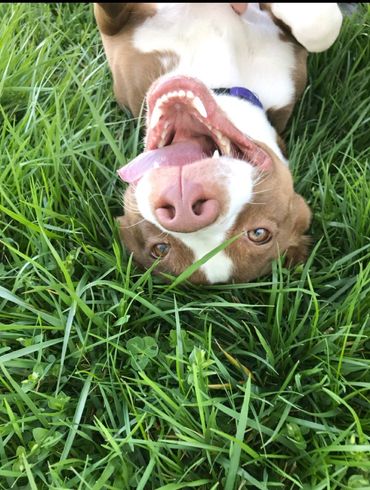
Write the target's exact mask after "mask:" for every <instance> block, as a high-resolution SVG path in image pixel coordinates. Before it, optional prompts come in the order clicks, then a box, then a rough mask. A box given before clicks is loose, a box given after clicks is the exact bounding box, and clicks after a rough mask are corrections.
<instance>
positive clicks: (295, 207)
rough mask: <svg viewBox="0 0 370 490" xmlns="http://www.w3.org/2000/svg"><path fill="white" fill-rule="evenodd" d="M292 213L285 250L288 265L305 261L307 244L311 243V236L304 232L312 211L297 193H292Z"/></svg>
mask: <svg viewBox="0 0 370 490" xmlns="http://www.w3.org/2000/svg"><path fill="white" fill-rule="evenodd" d="M292 214H293V216H294V218H293V220H294V224H293V230H292V234H291V237H290V243H289V246H288V248H287V250H286V262H287V265H288V266H289V267H292V266H293V265H295V264H298V263H300V262H304V261H305V259H306V257H307V255H308V246H309V244H310V243H311V238H310V237H309V236H307V235H304V232H305V231H307V229H308V227H309V226H310V223H311V218H312V213H311V210H310V208H309V207H308V205H307V203H306V201H305V200H304V199H303V197H302V196H300V195H299V194H294V198H293V200H292Z"/></svg>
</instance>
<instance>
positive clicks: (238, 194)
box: [135, 157, 255, 283]
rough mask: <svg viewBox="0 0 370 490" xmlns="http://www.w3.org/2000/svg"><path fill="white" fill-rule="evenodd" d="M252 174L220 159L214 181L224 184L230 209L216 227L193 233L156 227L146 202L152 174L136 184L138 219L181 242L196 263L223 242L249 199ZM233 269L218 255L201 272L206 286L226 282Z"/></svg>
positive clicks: (243, 164) (241, 164) (251, 169)
mask: <svg viewBox="0 0 370 490" xmlns="http://www.w3.org/2000/svg"><path fill="white" fill-rule="evenodd" d="M254 174H255V172H254V167H252V165H250V164H248V163H246V162H241V161H239V160H235V159H232V158H228V157H221V158H220V160H219V163H218V164H216V163H215V178H216V179H218V181H221V182H225V185H226V188H227V192H228V198H229V206H228V208H227V210H226V212H225V213H224V214H223V215H221V216H220V217H219V218H218V219H217V220H216V221H215V223H213V224H212V225H210V226H207V227H206V228H204V229H202V230H198V231H196V232H193V233H176V232H169V231H168V230H166V229H165V228H163V227H162V226H161V225H160V224H159V223H158V221H157V219H156V217H155V215H154V213H153V210H152V208H151V204H150V201H149V196H150V195H151V194H152V190H153V184H154V183H155V179H154V178H153V173H152V172H148V173H147V174H145V175H144V176H143V178H142V179H141V180H140V181H139V183H138V185H137V188H136V190H135V196H136V201H137V204H138V208H139V211H140V213H141V215H142V216H143V217H144V218H145V219H146V220H148V221H150V222H151V223H153V224H155V225H156V226H157V227H158V228H160V229H161V230H163V231H164V232H166V233H168V234H170V235H172V236H174V237H175V238H177V239H178V240H181V241H182V242H183V243H184V244H185V245H186V246H187V247H189V248H190V250H191V251H192V252H193V254H194V260H198V259H200V258H202V257H204V255H206V254H207V253H209V252H211V251H212V250H213V249H214V248H216V247H218V246H219V245H221V244H222V243H223V242H224V241H225V239H226V236H227V232H228V231H229V230H230V228H231V227H232V226H233V224H234V222H235V220H236V218H237V216H238V215H239V212H240V211H241V210H242V208H243V207H244V206H245V205H246V204H248V203H249V202H250V201H251V199H252V194H253V180H254ZM241 183H242V185H241ZM232 268H233V263H232V260H231V259H230V257H228V256H227V255H226V254H225V252H224V251H221V252H218V253H217V254H216V255H214V256H213V257H212V258H211V259H210V260H208V262H206V263H205V264H204V265H203V266H202V267H201V269H200V270H202V271H203V272H204V273H205V275H206V277H207V279H208V281H209V282H211V283H215V282H224V281H227V280H228V279H229V278H230V277H231V275H232Z"/></svg>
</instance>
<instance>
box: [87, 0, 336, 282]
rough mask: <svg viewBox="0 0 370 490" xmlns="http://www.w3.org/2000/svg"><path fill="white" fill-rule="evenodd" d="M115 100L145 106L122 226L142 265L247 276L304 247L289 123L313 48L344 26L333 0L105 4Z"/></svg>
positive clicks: (206, 276) (305, 220) (219, 276)
mask: <svg viewBox="0 0 370 490" xmlns="http://www.w3.org/2000/svg"><path fill="white" fill-rule="evenodd" d="M94 12H95V17H96V20H97V24H98V27H99V30H100V33H101V37H102V41H103V44H104V49H105V52H106V55H107V58H108V62H109V66H110V68H111V71H112V75H113V81H114V92H115V95H116V98H117V100H118V102H119V103H120V104H122V105H124V106H126V107H128V108H129V109H130V110H131V111H132V113H133V114H134V115H135V116H138V115H139V113H140V110H141V107H142V104H143V101H144V100H145V101H146V108H147V115H146V137H145V151H144V153H142V154H141V155H139V156H138V157H137V158H136V159H134V160H133V161H132V162H131V163H130V164H128V165H127V166H125V167H123V168H122V169H120V171H119V174H120V176H121V178H122V179H123V180H124V181H126V182H129V183H130V185H129V187H128V189H127V191H126V193H125V215H124V216H122V217H121V218H119V223H120V231H121V237H122V240H123V242H124V244H125V245H126V246H127V247H128V249H129V250H130V251H132V252H133V254H134V258H135V260H136V262H138V263H139V264H140V265H142V266H144V267H150V265H151V264H152V263H153V261H155V260H156V259H157V258H160V261H159V263H158V266H157V267H156V271H157V272H165V273H170V274H173V275H178V274H180V273H181V272H182V271H184V270H185V269H186V268H187V267H188V266H189V265H191V264H192V263H193V262H194V261H196V260H198V259H200V258H202V257H203V256H204V255H206V254H207V253H209V252H211V251H212V250H213V249H215V248H216V247H218V246H219V245H221V244H222V243H224V242H225V240H227V239H229V238H231V237H233V236H235V235H240V236H239V238H238V239H236V240H235V241H234V242H232V243H231V244H230V245H229V246H228V247H226V248H225V249H224V250H222V251H219V252H218V253H217V254H216V255H214V256H213V257H212V258H211V259H209V260H208V261H207V262H206V263H205V264H204V265H202V266H201V267H200V268H199V269H198V270H197V271H196V272H195V273H193V275H192V276H191V277H190V280H191V281H193V282H197V283H218V282H231V281H235V282H245V281H250V280H252V279H254V278H256V277H258V276H260V275H262V274H265V273H267V272H268V271H269V270H270V269H271V262H272V260H273V259H274V258H276V257H278V256H279V255H280V254H283V253H285V254H286V255H287V258H288V260H289V261H290V262H293V263H294V262H297V261H300V260H303V259H304V258H305V255H306V243H307V237H305V236H304V233H305V231H306V230H307V229H308V227H309V224H310V220H311V212H310V210H309V207H308V206H307V204H306V203H305V201H304V199H303V198H302V197H301V196H300V195H298V194H297V193H295V192H294V189H293V181H292V176H291V173H290V171H289V167H288V162H287V160H286V158H285V156H284V150H283V149H282V148H283V144H282V141H281V139H280V137H279V133H281V131H282V130H283V129H284V128H285V126H286V123H287V121H288V118H289V116H290V114H291V112H292V110H293V107H294V104H295V102H296V101H297V99H298V98H299V96H300V95H301V94H302V91H303V89H304V87H305V84H306V58H307V53H308V52H319V51H323V50H325V49H328V48H329V47H330V46H331V45H332V44H333V42H334V41H335V39H336V38H337V36H338V34H339V30H340V27H341V23H342V15H341V12H340V10H339V8H338V5H337V4H334V3H328V4H323V3H321V4H318V3H316V4H314V3H312V4H294V3H293V4H292V3H290V4H288V3H270V4H269V3H265V4H263V3H261V4H258V3H253V4H229V3H221V4H204V3H198V4H189V3H174V4H160V3H158V4H149V3H148V4H146V3H135V4H127V3H126V4H123V3H122V4H120V3H117V4H114V3H111V4H95V6H94Z"/></svg>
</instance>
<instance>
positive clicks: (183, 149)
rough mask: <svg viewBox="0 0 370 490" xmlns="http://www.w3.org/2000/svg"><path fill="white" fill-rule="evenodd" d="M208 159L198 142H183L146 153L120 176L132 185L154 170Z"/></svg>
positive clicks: (127, 166) (123, 170)
mask: <svg viewBox="0 0 370 490" xmlns="http://www.w3.org/2000/svg"><path fill="white" fill-rule="evenodd" d="M206 157H207V155H206V154H205V153H204V150H203V147H202V145H201V144H200V143H199V142H198V141H196V140H190V141H181V142H179V143H173V144H172V145H169V146H165V147H164V148H159V149H158V150H150V151H145V152H144V153H142V154H141V155H139V156H138V157H136V158H134V159H133V160H132V161H131V162H130V163H129V164H128V165H125V166H124V167H122V168H120V169H119V170H118V175H119V176H120V177H121V179H122V180H123V181H125V182H128V183H131V182H135V181H136V180H138V179H140V178H141V177H142V176H143V175H144V173H145V172H147V171H148V170H150V169H152V168H158V167H168V166H171V165H172V166H183V165H188V164H189V163H193V162H196V161H197V160H201V159H203V158H206Z"/></svg>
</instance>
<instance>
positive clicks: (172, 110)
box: [118, 76, 271, 183]
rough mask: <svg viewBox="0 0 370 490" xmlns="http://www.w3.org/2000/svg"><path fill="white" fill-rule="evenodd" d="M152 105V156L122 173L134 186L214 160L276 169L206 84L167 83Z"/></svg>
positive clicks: (157, 89) (158, 85)
mask: <svg viewBox="0 0 370 490" xmlns="http://www.w3.org/2000/svg"><path fill="white" fill-rule="evenodd" d="M147 105H148V116H147V120H148V123H147V136H146V145H145V149H146V151H145V152H144V153H142V154H141V155H139V156H138V157H137V158H135V159H134V160H133V161H131V163H130V164H128V165H125V166H124V167H122V168H120V169H119V171H118V174H119V176H120V177H121V179H122V180H124V181H126V182H128V183H132V182H136V181H137V180H139V179H140V178H141V177H142V176H143V175H144V173H145V172H147V171H148V170H150V169H153V168H159V167H164V166H184V165H189V164H190V163H193V162H195V161H198V160H202V159H205V158H212V157H216V158H217V157H220V156H229V157H232V158H236V159H239V160H246V161H248V162H250V163H251V164H253V165H256V166H258V167H259V168H260V169H262V170H267V169H268V168H269V166H270V165H271V159H270V157H269V155H268V154H266V153H265V152H264V151H263V150H262V149H261V148H260V147H259V146H257V145H256V144H255V143H254V142H253V141H252V140H251V139H250V138H249V137H247V135H245V134H243V133H242V132H241V131H240V130H238V129H237V128H236V127H235V125H234V124H233V123H232V122H231V121H230V119H229V118H228V117H227V115H226V114H225V113H224V111H223V110H222V109H221V107H220V106H219V105H218V104H217V102H216V100H215V97H214V96H213V94H212V92H211V91H210V90H209V89H208V88H207V87H206V86H205V85H204V84H203V83H202V82H201V81H200V80H196V79H194V78H190V77H183V76H181V77H180V76H175V77H168V78H166V77H162V78H161V79H160V80H159V81H156V82H155V83H154V84H153V86H152V88H151V90H150V91H149V94H148V97H147Z"/></svg>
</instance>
